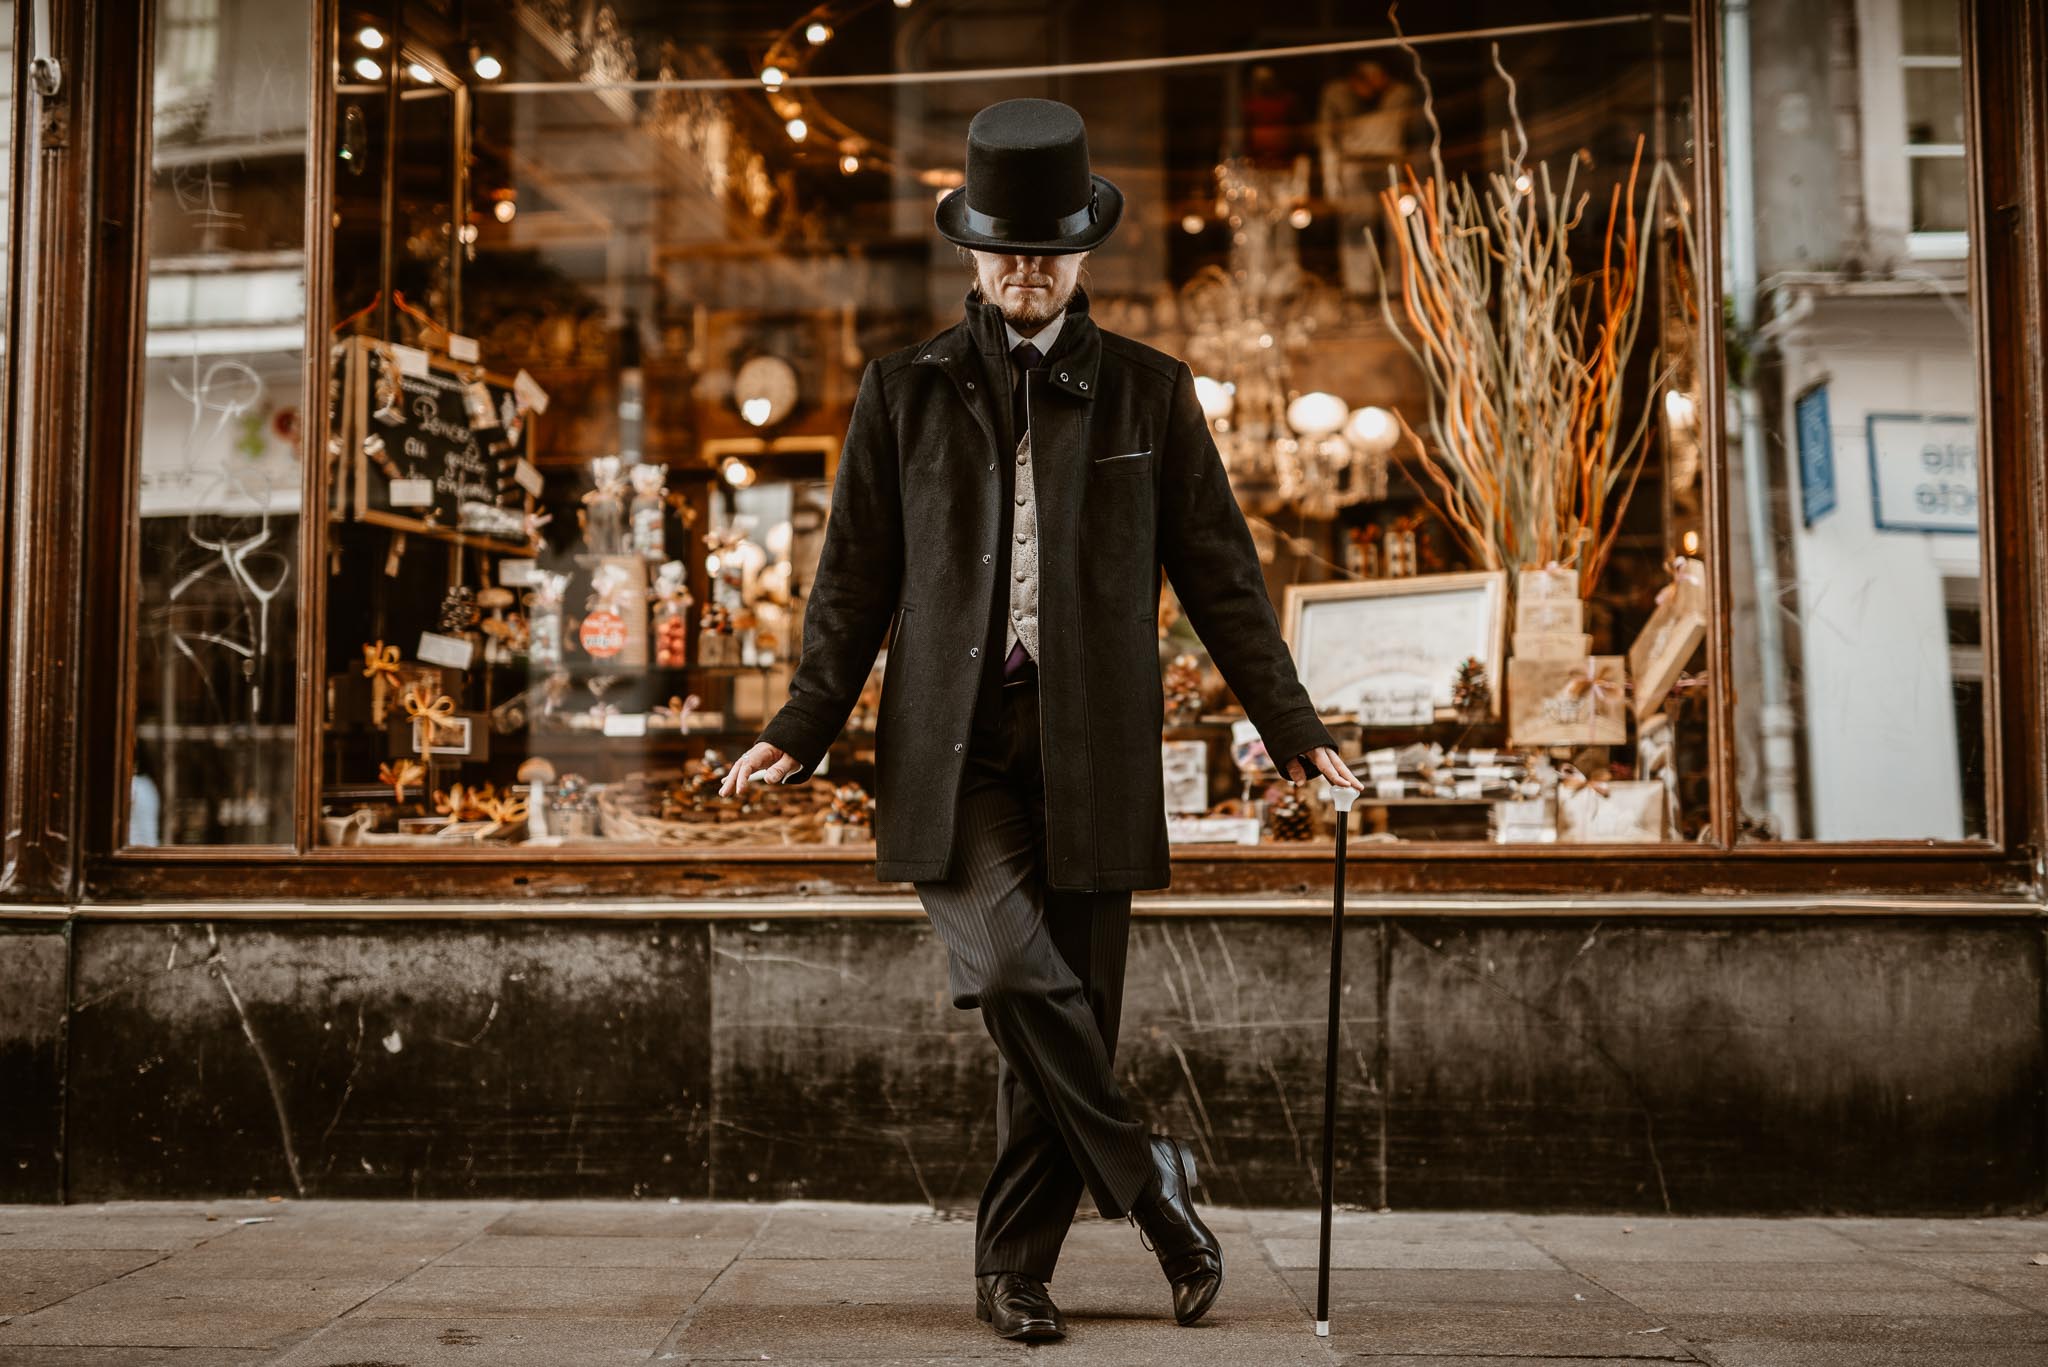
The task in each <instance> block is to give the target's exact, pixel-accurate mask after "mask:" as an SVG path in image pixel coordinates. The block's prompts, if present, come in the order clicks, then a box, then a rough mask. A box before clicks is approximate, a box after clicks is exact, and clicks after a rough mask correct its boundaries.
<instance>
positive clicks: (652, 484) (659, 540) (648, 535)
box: [628, 462, 668, 561]
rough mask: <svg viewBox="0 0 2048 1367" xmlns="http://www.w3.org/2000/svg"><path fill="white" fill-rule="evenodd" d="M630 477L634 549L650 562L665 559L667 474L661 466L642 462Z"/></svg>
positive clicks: (666, 540)
mask: <svg viewBox="0 0 2048 1367" xmlns="http://www.w3.org/2000/svg"><path fill="white" fill-rule="evenodd" d="M628 477H629V480H630V482H631V483H632V486H633V505H632V510H631V520H632V529H633V530H632V536H633V549H634V551H636V552H637V553H638V554H640V555H641V556H644V557H645V558H647V559H649V560H656V561H659V560H665V559H667V558H668V537H667V531H666V523H667V517H666V514H667V509H668V488H667V486H666V484H665V483H664V481H665V480H666V479H667V477H668V471H667V470H665V469H664V468H662V467H661V466H659V465H650V464H647V463H646V462H642V463H640V464H638V465H635V466H634V467H633V468H632V470H631V471H630V472H629V475H628Z"/></svg>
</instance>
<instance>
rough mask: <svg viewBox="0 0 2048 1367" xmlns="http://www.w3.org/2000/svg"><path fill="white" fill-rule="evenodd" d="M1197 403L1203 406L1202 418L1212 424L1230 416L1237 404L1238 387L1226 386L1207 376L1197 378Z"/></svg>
mask: <svg viewBox="0 0 2048 1367" xmlns="http://www.w3.org/2000/svg"><path fill="white" fill-rule="evenodd" d="M1195 402H1197V403H1199V404H1201V405H1202V416H1203V417H1205V418H1207V419H1208V420H1209V421H1210V422H1215V421H1216V420H1217V419H1218V418H1227V417H1229V416H1230V410H1231V409H1232V408H1233V407H1235V406H1236V404H1237V386H1236V385H1234V384H1224V383H1222V382H1221V381H1219V380H1214V379H1211V378H1210V377H1209V376H1207V375H1197V376H1195Z"/></svg>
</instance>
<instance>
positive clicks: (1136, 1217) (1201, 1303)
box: [1131, 1134, 1223, 1324]
mask: <svg viewBox="0 0 2048 1367" xmlns="http://www.w3.org/2000/svg"><path fill="white" fill-rule="evenodd" d="M1152 1161H1153V1164H1154V1165H1155V1166H1156V1168H1157V1169H1158V1171H1157V1175H1156V1176H1155V1177H1154V1178H1153V1182H1152V1185H1151V1186H1150V1187H1148V1188H1147V1189H1146V1190H1145V1193H1144V1194H1143V1195H1142V1196H1140V1197H1139V1198H1138V1200H1137V1202H1136V1203H1135V1204H1134V1205H1132V1207H1131V1223H1132V1224H1134V1225H1136V1226H1137V1227H1138V1229H1139V1230H1140V1231H1141V1232H1142V1233H1143V1235H1144V1238H1145V1246H1146V1247H1147V1248H1150V1249H1151V1250H1152V1251H1153V1252H1154V1253H1155V1254H1157V1255H1158V1257H1159V1266H1160V1268H1161V1269H1162V1270H1164V1271H1165V1273H1166V1280H1167V1281H1168V1282H1170V1283H1171V1284H1172V1286H1173V1318H1174V1320H1175V1321H1176V1322H1177V1323H1180V1324H1193V1323H1194V1322H1195V1321H1196V1320H1198V1319H1200V1318H1201V1317H1202V1316H1203V1315H1204V1314H1206V1313H1208V1310H1209V1307H1210V1306H1211V1305H1213V1304H1214V1303H1215V1301H1216V1293H1217V1292H1218V1291H1220V1290H1222V1289H1223V1246H1222V1245H1221V1244H1219V1243H1218V1242H1217V1241H1216V1236H1215V1235H1214V1234H1212V1233H1210V1232H1209V1227H1208V1226H1207V1225H1205V1224H1203V1223H1202V1217H1201V1216H1200V1215H1198V1214H1196V1213H1195V1198H1194V1192H1195V1188H1196V1181H1195V1155H1194V1153H1193V1152H1192V1151H1191V1150H1190V1149H1189V1148H1188V1146H1187V1145H1186V1144H1184V1143H1182V1142H1181V1141H1180V1140H1178V1139H1173V1138H1170V1137H1168V1136H1167V1135H1163V1134H1155V1135H1153V1136H1152Z"/></svg>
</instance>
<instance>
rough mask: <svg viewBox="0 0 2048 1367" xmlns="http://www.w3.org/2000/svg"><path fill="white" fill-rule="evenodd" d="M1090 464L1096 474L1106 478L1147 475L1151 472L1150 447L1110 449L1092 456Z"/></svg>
mask: <svg viewBox="0 0 2048 1367" xmlns="http://www.w3.org/2000/svg"><path fill="white" fill-rule="evenodd" d="M1091 465H1092V466H1093V469H1094V473H1095V474H1096V475H1098V476H1102V477H1107V478H1118V477H1122V476H1125V475H1149V474H1151V473H1152V448H1151V447H1149V446H1146V447H1141V448H1139V449H1138V450H1135V451H1112V452H1109V453H1107V454H1105V455H1099V456H1096V457H1094V458H1093V460H1092V461H1091Z"/></svg>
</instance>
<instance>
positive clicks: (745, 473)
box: [714, 456, 754, 573]
mask: <svg viewBox="0 0 2048 1367" xmlns="http://www.w3.org/2000/svg"><path fill="white" fill-rule="evenodd" d="M718 473H719V474H720V475H721V476H722V477H723V478H724V480H725V482H726V483H727V484H730V485H731V486H732V487H733V488H735V489H744V488H746V487H747V486H748V485H749V484H752V483H753V482H754V467H753V466H751V465H749V464H747V463H746V462H745V461H743V460H741V459H740V458H739V457H738V456H733V457H730V458H729V459H727V461H726V462H725V465H724V467H723V468H722V469H720V470H719V472H718ZM714 573H715V571H714Z"/></svg>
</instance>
